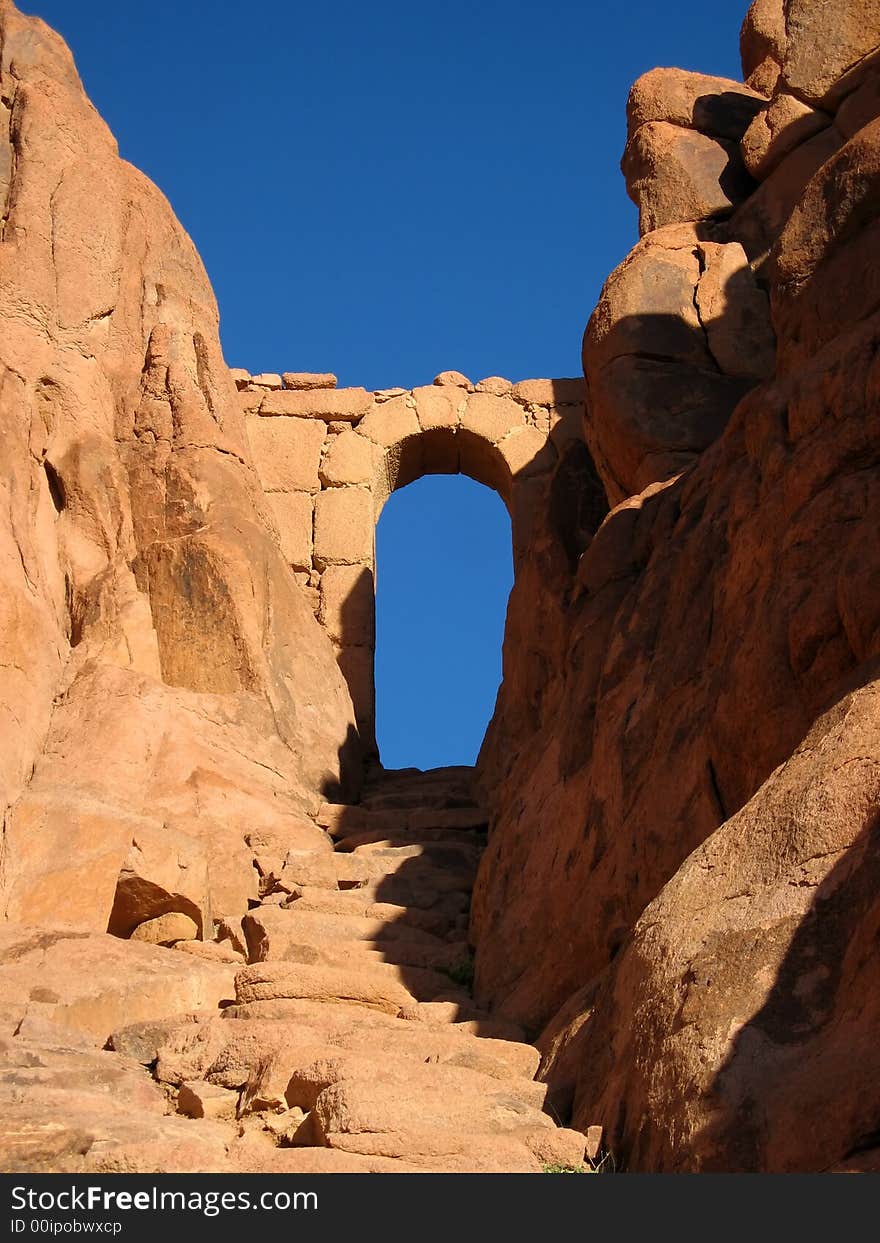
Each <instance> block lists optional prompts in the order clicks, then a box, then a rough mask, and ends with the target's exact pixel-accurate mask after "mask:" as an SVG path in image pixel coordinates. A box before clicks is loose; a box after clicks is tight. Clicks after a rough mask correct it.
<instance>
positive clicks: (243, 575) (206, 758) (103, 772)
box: [0, 0, 357, 932]
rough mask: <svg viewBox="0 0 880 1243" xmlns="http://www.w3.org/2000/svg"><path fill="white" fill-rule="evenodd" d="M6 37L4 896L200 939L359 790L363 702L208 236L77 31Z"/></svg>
mask: <svg viewBox="0 0 880 1243" xmlns="http://www.w3.org/2000/svg"><path fill="white" fill-rule="evenodd" d="M0 44H2V63H0V120H2V122H3V137H2V144H0V145H2V152H3V158H2V160H0V169H2V173H3V179H4V180H3V189H2V202H3V210H2V222H0V239H2V240H0V325H2V334H0V336H2V344H0V428H2V447H0V455H2V462H3V470H2V477H3V484H2V502H0V573H2V578H3V591H2V593H0V733H2V737H3V747H2V754H0V812H2V817H3V837H2V855H0V863H2V877H0V880H2V883H0V894H2V906H3V910H4V912H5V914H6V916H7V917H8V918H11V919H13V920H19V921H24V922H39V921H46V920H51V921H58V920H62V921H67V922H69V923H73V924H76V925H78V926H79V927H81V928H86V929H91V930H95V931H100V932H103V931H104V930H106V928H107V927H108V923H109V922H110V921H111V913H112V912H113V911H114V904H115V903H116V904H117V916H118V917H119V918H120V919H121V920H122V922H123V923H128V927H127V928H124V929H122V930H123V931H130V928H131V926H132V924H133V923H134V922H136V920H137V918H138V917H140V918H147V917H148V916H151V915H161V914H165V913H168V912H169V911H179V912H181V913H183V914H189V915H190V916H192V917H193V918H195V919H196V921H197V923H198V924H199V926H200V927H201V925H203V924H205V923H206V922H207V920H208V919H209V917H210V913H211V911H212V910H213V911H214V912H215V913H217V914H224V913H226V911H227V910H239V911H243V910H245V909H246V908H247V900H248V898H249V897H251V896H254V895H255V873H254V868H253V863H252V852H251V851H250V850H249V848H248V846H247V843H246V841H245V836H246V834H249V833H253V832H254V831H256V830H263V831H271V832H274V833H277V834H279V835H280V836H282V837H285V836H289V835H290V832H292V831H293V829H295V826H296V824H297V823H298V822H299V816H300V813H301V811H302V810H303V809H309V808H311V809H314V808H315V807H317V805H318V803H319V802H320V801H321V799H322V797H324V796H326V794H327V792H328V791H330V790H337V791H339V790H340V789H341V788H343V787H345V786H348V787H349V788H353V783H354V782H355V781H356V780H357V774H356V772H355V771H354V769H353V765H352V761H356V759H357V756H356V754H351V755H349V752H352V751H354V750H355V749H356V747H353V746H352V742H353V741H354V742H355V743H356V739H355V738H354V732H355V723H354V716H353V711H352V707H351V702H350V698H349V695H348V693H347V690H346V687H345V683H344V681H343V679H342V677H341V676H340V675H339V673H338V671H337V667H336V663H335V661H334V658H333V651H332V648H331V645H330V643H329V642H328V641H327V639H326V637H325V635H324V634H323V633H322V632H321V629H320V627H319V626H318V625H317V624H316V622H315V620H314V618H313V616H312V614H311V610H310V609H309V606H308V603H307V602H306V600H305V599H304V598H303V596H302V594H301V592H300V591H299V589H298V587H297V585H296V582H295V581H294V578H293V575H292V573H291V571H290V568H289V566H288V564H287V563H286V561H285V559H284V557H283V556H282V555H281V552H280V551H279V548H278V541H277V536H276V535H275V528H274V524H273V517H272V514H271V510H270V508H269V506H267V504H266V502H265V499H264V497H263V493H262V489H261V487H260V484H259V480H258V477H257V475H256V473H255V471H254V468H253V465H252V462H251V454H250V450H249V448H248V444H247V436H246V433H245V427H244V419H243V416H242V412H241V409H240V405H239V400H238V396H237V393H236V389H235V385H234V384H233V382H232V380H231V378H230V375H229V372H228V370H227V368H226V366H225V364H224V361H223V358H222V355H221V352H220V347H219V342H218V336H217V309H216V305H215V302H214V297H213V294H212V292H211V289H210V286H209V284H208V280H207V278H206V276H205V273H204V270H203V268H202V265H201V262H200V261H199V258H198V256H197V255H196V253H195V250H194V248H193V246H192V243H191V242H190V240H189V238H188V237H187V236H186V234H185V233H184V231H183V230H182V229H181V227H180V225H179V224H178V223H177V221H176V220H175V218H174V216H173V214H172V212H171V209H170V208H169V206H168V204H167V202H166V201H165V199H164V198H163V197H162V195H161V194H160V193H159V192H158V191H157V190H156V188H155V187H154V186H153V185H151V184H150V182H148V181H147V180H146V178H144V177H143V176H142V175H141V174H140V173H138V172H137V171H136V170H135V169H133V168H131V167H130V166H129V165H128V164H126V163H124V162H123V161H122V160H120V159H119V156H118V154H117V150H116V144H115V142H114V140H113V138H112V136H111V135H110V133H109V132H108V130H107V128H106V126H105V125H104V123H103V122H102V120H101V119H100V117H99V116H98V115H97V114H96V112H95V110H94V109H93V108H92V106H91V104H90V103H89V101H88V99H87V98H86V96H85V94H84V92H83V89H82V86H81V84H80V82H79V79H78V77H77V74H76V70H75V68H74V66H73V63H72V60H71V58H70V54H69V53H68V51H67V49H66V47H65V46H64V44H63V43H62V42H61V40H60V39H59V38H58V37H57V36H56V35H55V34H53V33H52V32H51V31H50V30H48V29H47V28H46V27H45V26H44V25H43V24H42V23H41V22H40V21H38V20H36V19H32V18H25V17H22V16H21V15H20V14H19V13H18V12H17V11H16V9H15V7H14V6H13V5H12V4H11V3H8V2H7V0H4V2H3V3H2V4H0ZM346 768H348V769H351V771H350V772H349V771H346ZM337 796H338V794H337ZM121 876H122V877H123V880H124V889H125V892H124V893H123V894H121V895H119V902H117V886H118V884H119V882H120V877H121ZM136 891H137V892H136ZM120 902H121V907H122V909H121V910H120V909H119V903H120Z"/></svg>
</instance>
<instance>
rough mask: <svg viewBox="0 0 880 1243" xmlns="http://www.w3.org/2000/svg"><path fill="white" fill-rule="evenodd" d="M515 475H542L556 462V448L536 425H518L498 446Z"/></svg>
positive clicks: (512, 473)
mask: <svg viewBox="0 0 880 1243" xmlns="http://www.w3.org/2000/svg"><path fill="white" fill-rule="evenodd" d="M498 449H499V451H500V453H501V456H502V457H503V458H504V460H505V462H506V463H507V466H508V469H509V471H510V473H511V475H513V476H517V475H521V476H527V475H541V474H544V473H545V472H546V471H548V470H552V469H553V467H554V466H555V464H556V450H555V449H554V448H553V445H552V444H551V443H550V441H548V439H547V437H546V436H545V435H544V434H543V432H539V431H538V429H537V428H536V427H516V428H514V430H513V431H512V432H510V433H509V434H508V435H507V436H505V437H504V439H503V440H502V441H501V443H500V444H499V446H498Z"/></svg>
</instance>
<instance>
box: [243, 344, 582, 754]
mask: <svg viewBox="0 0 880 1243" xmlns="http://www.w3.org/2000/svg"><path fill="white" fill-rule="evenodd" d="M232 374H233V378H234V380H235V382H236V385H237V387H238V389H239V396H240V400H241V403H242V407H243V410H244V413H245V420H246V426H247V433H248V438H249V440H250V444H251V448H252V451H253V457H254V461H255V463H256V467H257V471H258V474H259V477H260V480H261V482H262V485H263V488H264V490H265V492H266V496H267V497H268V500H269V502H270V504H271V506H272V509H273V511H274V515H275V520H276V523H277V526H278V532H279V536H280V539H281V547H282V551H283V553H284V556H285V557H286V559H287V561H288V562H289V564H290V566H291V567H292V569H293V571H294V574H295V576H296V579H297V581H298V582H299V584H300V586H301V587H302V588H303V590H304V591H305V593H306V595H307V596H308V598H309V601H310V603H311V605H312V608H313V609H314V612H315V616H316V617H317V618H318V620H319V622H320V623H321V625H322V626H323V627H324V629H325V630H326V632H327V634H328V635H329V636H330V639H331V641H332V643H333V646H334V649H335V651H336V655H337V659H338V661H339V665H340V668H341V669H342V672H343V674H344V675H345V678H346V680H347V682H348V686H349V690H350V692H351V696H352V700H353V703H354V706H355V715H356V719H357V723H358V729H359V732H360V734H361V737H362V739H363V740H364V742H365V743H366V744H367V746H368V747H369V746H373V745H375V723H374V712H375V693H374V682H373V656H374V639H375V617H374V614H375V593H374V587H375V578H376V555H375V527H376V522H377V520H378V518H379V515H380V513H381V512H382V507H383V506H384V504H385V502H386V501H387V499H388V497H389V496H390V495H391V493H392V492H393V491H394V490H395V489H396V488H402V487H405V486H406V485H407V484H409V483H413V482H414V481H415V480H416V479H419V478H421V477H422V476H423V475H429V474H458V473H462V474H465V475H469V476H470V477H471V478H472V479H475V480H477V482H479V483H483V484H485V485H486V486H487V487H490V488H493V489H494V490H495V491H496V492H497V493H498V494H499V496H500V497H501V499H502V500H503V501H504V503H505V505H506V506H507V510H508V512H509V514H510V518H511V525H512V534H513V550H514V565H515V567H516V566H520V565H521V564H522V561H523V556H524V553H525V550H526V548H527V547H528V546H529V544H530V541H531V540H532V539H533V537H534V535H535V524H536V522H537V523H541V522H543V521H545V518H546V506H545V505H544V504H543V503H542V500H541V498H542V496H543V493H544V488H545V485H546V484H547V482H548V480H549V479H550V478H551V477H552V476H553V474H554V472H555V471H556V469H557V465H558V462H559V459H560V455H561V454H562V453H563V452H564V450H565V448H566V446H568V445H570V444H572V443H573V442H576V441H579V440H581V439H582V435H583V433H582V413H583V381H582V380H581V379H563V380H523V381H521V382H520V383H518V384H513V383H511V381H509V380H504V379H502V378H500V377H498V376H493V377H490V378H489V379H486V380H482V381H480V383H478V384H472V383H471V382H470V381H469V380H468V379H467V378H466V377H465V376H463V375H461V374H460V373H459V372H454V371H446V372H443V373H442V374H441V375H438V376H437V377H436V379H435V380H434V383H433V384H429V385H424V386H422V387H419V388H414V389H412V390H406V389H402V388H392V389H384V390H380V391H378V392H372V393H370V392H367V391H366V389H363V388H337V387H336V377H335V376H333V375H314V374H307V373H293V372H286V373H284V375H278V374H273V373H264V374H261V375H250V374H249V373H248V372H247V371H243V370H241V369H236V370H234V371H233V373H232Z"/></svg>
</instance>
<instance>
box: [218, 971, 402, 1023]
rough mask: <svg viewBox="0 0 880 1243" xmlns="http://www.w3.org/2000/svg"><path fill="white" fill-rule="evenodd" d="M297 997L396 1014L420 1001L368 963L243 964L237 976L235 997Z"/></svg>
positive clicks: (255, 998)
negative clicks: (334, 965)
mask: <svg viewBox="0 0 880 1243" xmlns="http://www.w3.org/2000/svg"><path fill="white" fill-rule="evenodd" d="M286 998H295V999H298V1000H305V1001H320V1002H324V1003H326V1004H328V1005H332V1004H334V1003H335V1002H337V1001H343V1002H346V1003H347V1004H349V1005H357V1006H365V1007H367V1008H368V1009H371V1010H380V1011H382V1012H383V1013H385V1014H391V1015H395V1016H396V1015H397V1014H399V1013H400V1011H401V1010H402V1009H404V1008H405V1007H406V1006H408V1005H412V1004H416V1005H417V1004H419V1003H418V1002H416V1001H415V998H414V997H413V994H412V993H411V992H410V991H409V989H408V988H407V987H406V985H405V984H402V983H401V982H400V980H398V979H395V978H394V977H393V976H390V975H389V974H388V973H387V971H385V970H380V969H373V968H370V967H368V966H365V965H364V966H360V967H356V968H349V969H346V968H344V967H322V966H314V967H312V966H307V965H305V964H303V963H295V962H260V963H252V964H251V966H249V967H244V968H243V969H242V970H241V971H239V972H238V974H237V975H236V977H235V999H236V1001H237V1002H238V1003H239V1004H244V1003H247V1002H249V1001H275V1000H284V999H286Z"/></svg>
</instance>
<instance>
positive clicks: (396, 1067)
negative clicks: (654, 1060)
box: [240, 1045, 585, 1155]
mask: <svg viewBox="0 0 880 1243" xmlns="http://www.w3.org/2000/svg"><path fill="white" fill-rule="evenodd" d="M343 1081H345V1082H363V1083H377V1082H382V1083H387V1084H393V1085H395V1086H400V1087H404V1088H406V1089H407V1090H408V1091H409V1092H411V1093H413V1094H414V1095H420V1094H421V1093H423V1092H432V1091H442V1092H444V1094H449V1095H452V1096H456V1097H458V1098H459V1101H460V1100H462V1099H466V1098H471V1099H473V1098H486V1097H489V1098H492V1099H498V1098H503V1099H504V1100H505V1102H506V1103H507V1104H508V1107H509V1108H512V1109H516V1110H523V1111H524V1112H527V1113H528V1115H529V1119H530V1121H534V1115H535V1114H536V1115H537V1116H538V1118H544V1119H546V1115H544V1114H543V1113H542V1110H543V1105H544V1101H545V1098H546V1095H547V1088H546V1085H545V1084H543V1083H538V1082H536V1081H535V1080H534V1079H513V1078H509V1079H505V1080H503V1081H501V1080H499V1079H496V1078H493V1077H492V1076H490V1075H485V1074H483V1073H482V1072H480V1071H478V1070H473V1069H471V1068H470V1067H467V1066H457V1065H451V1064H444V1065H441V1064H440V1063H439V1062H432V1063H425V1062H418V1061H415V1060H414V1059H413V1058H411V1057H399V1056H395V1054H394V1053H393V1052H391V1051H390V1050H386V1049H383V1050H381V1051H380V1050H376V1049H374V1050H368V1049H362V1050H350V1049H340V1048H336V1047H334V1046H332V1045H325V1046H323V1047H318V1048H315V1047H308V1046H306V1045H302V1046H287V1047H284V1048H281V1049H278V1050H276V1051H275V1052H274V1053H272V1054H271V1055H269V1056H264V1057H261V1058H260V1059H258V1061H257V1062H256V1063H255V1064H254V1067H253V1069H252V1072H251V1074H250V1076H249V1078H248V1082H247V1084H246V1085H245V1089H244V1091H245V1097H244V1099H243V1104H242V1107H241V1110H240V1112H241V1113H246V1112H252V1111H253V1110H254V1108H255V1106H256V1107H259V1105H260V1103H261V1102H266V1103H267V1104H268V1105H269V1106H270V1107H273V1106H274V1107H275V1108H278V1107H282V1108H283V1107H284V1104H285V1102H286V1106H287V1108H291V1109H292V1108H299V1109H302V1110H304V1111H305V1112H309V1111H310V1110H312V1109H314V1108H315V1104H316V1102H317V1100H318V1097H319V1096H320V1094H321V1093H322V1092H323V1091H324V1090H325V1089H326V1088H328V1087H330V1086H331V1085H333V1084H337V1083H342V1082H343ZM538 1124H539V1123H538ZM584 1142H585V1137H584ZM582 1155H583V1154H582Z"/></svg>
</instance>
